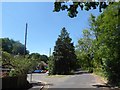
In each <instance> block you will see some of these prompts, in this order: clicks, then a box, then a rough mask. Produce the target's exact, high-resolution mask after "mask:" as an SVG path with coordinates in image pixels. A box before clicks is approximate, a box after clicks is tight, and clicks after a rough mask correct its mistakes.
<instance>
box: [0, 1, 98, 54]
mask: <svg viewBox="0 0 120 90" xmlns="http://www.w3.org/2000/svg"><path fill="white" fill-rule="evenodd" d="M53 5H54V4H53V2H34V3H33V2H16V3H13V2H6V3H2V37H9V38H10V39H14V40H17V41H20V42H21V43H23V44H24V32H25V24H26V22H27V23H28V36H27V49H28V50H29V51H30V53H33V52H37V53H40V54H46V55H48V54H49V49H50V48H51V49H52V51H53V49H54V46H55V41H56V40H57V38H58V35H59V34H60V31H61V29H62V28H63V27H65V28H66V29H67V31H68V32H69V33H70V37H71V38H72V42H74V45H76V44H77V40H78V39H79V38H80V37H82V30H83V29H86V28H89V23H88V18H89V16H90V14H91V13H93V14H94V15H96V16H97V15H99V14H100V13H99V10H98V9H96V10H90V11H79V14H78V16H77V17H75V18H70V17H68V16H67V12H66V11H61V12H53V8H54V6H53Z"/></svg>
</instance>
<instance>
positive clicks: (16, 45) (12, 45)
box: [0, 38, 29, 55]
mask: <svg viewBox="0 0 120 90" xmlns="http://www.w3.org/2000/svg"><path fill="white" fill-rule="evenodd" d="M0 41H1V44H2V51H5V52H8V53H10V54H13V55H18V54H19V55H23V54H24V47H25V46H24V45H23V44H22V43H20V42H19V41H14V40H12V39H9V38H1V39H0ZM28 53H29V51H28V50H26V54H28Z"/></svg>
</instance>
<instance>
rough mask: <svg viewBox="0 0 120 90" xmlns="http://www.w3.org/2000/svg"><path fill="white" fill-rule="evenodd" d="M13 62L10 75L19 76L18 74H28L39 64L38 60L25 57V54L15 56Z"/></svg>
mask: <svg viewBox="0 0 120 90" xmlns="http://www.w3.org/2000/svg"><path fill="white" fill-rule="evenodd" d="M11 64H12V65H14V67H13V69H14V70H11V71H10V73H9V75H10V76H18V75H26V74H27V73H28V71H29V70H33V68H35V66H36V65H37V61H35V60H32V59H28V58H24V57H23V56H14V58H13V59H12V60H11Z"/></svg>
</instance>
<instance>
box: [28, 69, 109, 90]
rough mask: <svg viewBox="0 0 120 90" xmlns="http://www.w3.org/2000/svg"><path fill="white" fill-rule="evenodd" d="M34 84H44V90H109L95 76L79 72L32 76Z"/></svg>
mask: <svg viewBox="0 0 120 90" xmlns="http://www.w3.org/2000/svg"><path fill="white" fill-rule="evenodd" d="M28 81H30V74H29V75H28ZM32 81H33V82H44V89H45V90H46V89H47V90H49V89H50V90H51V89H59V88H63V89H65V90H67V89H70V88H73V89H77V88H79V89H80V88H82V89H83V88H84V89H85V88H86V89H88V90H94V89H95V90H96V89H97V90H109V89H106V86H105V85H104V84H103V82H99V80H98V78H96V77H95V76H94V75H93V74H90V73H87V72H84V71H79V73H78V72H77V73H76V74H75V75H54V76H48V75H47V74H32Z"/></svg>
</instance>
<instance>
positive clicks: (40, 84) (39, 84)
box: [31, 82, 45, 86]
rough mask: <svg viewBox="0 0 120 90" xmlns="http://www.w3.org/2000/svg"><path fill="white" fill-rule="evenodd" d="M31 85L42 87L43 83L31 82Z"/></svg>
mask: <svg viewBox="0 0 120 90" xmlns="http://www.w3.org/2000/svg"><path fill="white" fill-rule="evenodd" d="M31 84H32V86H44V85H45V84H44V83H41V82H32V83H31Z"/></svg>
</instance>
